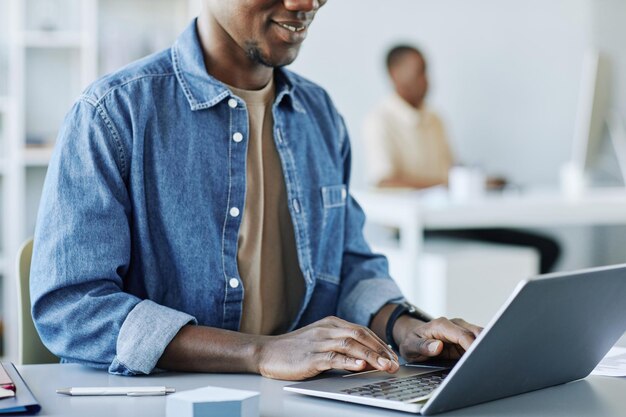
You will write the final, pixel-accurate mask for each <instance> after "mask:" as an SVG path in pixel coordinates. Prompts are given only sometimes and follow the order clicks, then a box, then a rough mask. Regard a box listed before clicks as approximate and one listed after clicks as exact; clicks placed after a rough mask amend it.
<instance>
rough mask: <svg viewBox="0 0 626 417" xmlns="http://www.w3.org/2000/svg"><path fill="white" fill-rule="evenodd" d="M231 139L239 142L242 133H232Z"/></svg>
mask: <svg viewBox="0 0 626 417" xmlns="http://www.w3.org/2000/svg"><path fill="white" fill-rule="evenodd" d="M233 140H234V141H235V142H236V143H239V142H241V141H242V140H243V135H242V134H241V133H240V132H237V133H235V134H234V135H233Z"/></svg>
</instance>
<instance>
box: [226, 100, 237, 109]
mask: <svg viewBox="0 0 626 417" xmlns="http://www.w3.org/2000/svg"><path fill="white" fill-rule="evenodd" d="M228 106H229V107H230V108H231V109H235V108H237V100H235V99H234V98H231V99H230V100H228Z"/></svg>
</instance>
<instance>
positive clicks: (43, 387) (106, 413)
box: [17, 364, 626, 417]
mask: <svg viewBox="0 0 626 417" xmlns="http://www.w3.org/2000/svg"><path fill="white" fill-rule="evenodd" d="M17 369H18V370H19V372H20V373H21V374H22V376H23V378H24V380H25V381H26V383H27V384H28V385H29V387H30V388H31V390H32V392H33V394H34V395H35V397H36V398H37V400H38V401H39V403H40V404H41V407H42V410H41V412H40V413H39V414H38V415H39V416H42V417H44V416H45V417H52V416H54V417H86V416H89V417H125V416H129V417H130V416H132V417H137V416H147V417H160V416H164V415H165V401H166V399H165V397H82V398H81V397H67V396H63V395H58V394H56V393H55V389H56V388H61V387H68V386H137V385H166V386H171V387H175V388H176V389H177V391H179V392H180V391H183V390H188V389H193V388H199V387H203V386H207V385H215V386H221V387H227V388H238V389H246V390H253V391H259V392H260V393H261V416H263V417H283V416H284V417H294V416H297V417H320V416H328V417H332V416H342V417H367V416H396V417H401V416H410V415H411V414H406V413H401V412H394V411H387V410H384V409H380V408H372V407H366V406H361V405H355V404H348V403H342V402H339V401H332V400H324V399H317V398H311V397H304V396H300V395H298V394H294V393H287V392H285V391H283V389H282V387H283V386H285V385H287V384H288V383H287V382H282V381H274V380H271V379H267V378H262V377H260V376H257V375H225V374H182V373H181V374H176V373H166V374H161V375H153V376H147V377H121V376H112V375H108V374H107V373H106V372H104V371H97V370H93V369H89V368H85V367H82V366H80V365H56V364H55V365H24V366H18V367H17ZM624 392H626V379H620V378H606V377H589V378H587V379H585V380H582V381H578V382H574V383H570V384H566V385H561V386H557V387H552V388H547V389H544V390H541V391H536V392H533V393H528V394H523V395H519V396H516V397H511V398H506V399H503V400H498V401H493V402H490V403H486V404H482V405H478V406H474V407H469V408H465V409H462V410H457V411H453V412H450V413H446V414H443V415H446V416H448V415H449V416H467V417H469V416H502V417H505V416H511V417H530V416H533V417H552V416H554V417H556V416H558V417H589V416H594V417H616V416H625V415H626V396H624Z"/></svg>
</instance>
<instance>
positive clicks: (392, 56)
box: [387, 44, 426, 70]
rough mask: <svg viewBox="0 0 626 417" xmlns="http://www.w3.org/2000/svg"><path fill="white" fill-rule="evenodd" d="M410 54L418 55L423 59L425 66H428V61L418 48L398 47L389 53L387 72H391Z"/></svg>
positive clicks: (402, 45) (410, 46)
mask: <svg viewBox="0 0 626 417" xmlns="http://www.w3.org/2000/svg"><path fill="white" fill-rule="evenodd" d="M409 53H416V54H418V55H419V56H420V57H422V61H423V62H424V66H426V59H424V54H423V53H422V51H420V50H419V49H418V48H417V47H415V46H412V45H407V44H401V45H396V46H394V47H393V48H391V49H390V50H389V52H387V70H391V68H392V67H394V66H396V65H397V64H398V62H400V60H401V59H402V58H404V56H405V55H407V54H409Z"/></svg>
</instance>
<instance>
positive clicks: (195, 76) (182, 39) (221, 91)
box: [172, 19, 304, 112]
mask: <svg viewBox="0 0 626 417" xmlns="http://www.w3.org/2000/svg"><path fill="white" fill-rule="evenodd" d="M196 21H197V19H194V20H193V21H192V22H191V24H190V25H189V26H188V27H187V29H185V31H184V32H183V33H182V34H181V35H180V36H179V37H178V39H177V40H176V42H175V43H174V46H173V47H172V62H173V65H174V72H175V73H176V78H177V79H178V83H179V84H180V86H181V88H182V89H183V91H184V93H185V97H187V101H188V102H189V106H190V107H191V110H192V111H196V110H203V109H208V108H210V107H213V106H214V105H216V104H217V103H219V102H220V101H222V100H223V99H225V98H226V97H229V96H230V95H231V92H230V90H229V89H228V87H227V86H226V85H225V84H224V83H222V82H221V81H219V80H217V79H216V78H214V77H212V76H211V75H209V74H208V73H207V71H206V67H205V64H204V56H203V54H202V47H201V45H200V40H199V38H198V34H197V31H196ZM274 75H275V82H276V100H275V104H276V105H280V104H282V103H285V104H288V105H291V106H292V107H293V108H294V109H295V110H296V111H300V112H304V110H303V108H302V106H301V105H300V104H299V103H298V102H297V100H296V98H295V97H294V89H295V85H294V80H293V79H292V77H291V75H290V73H289V72H288V71H285V70H283V69H280V68H277V69H275V74H274Z"/></svg>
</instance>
